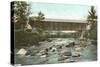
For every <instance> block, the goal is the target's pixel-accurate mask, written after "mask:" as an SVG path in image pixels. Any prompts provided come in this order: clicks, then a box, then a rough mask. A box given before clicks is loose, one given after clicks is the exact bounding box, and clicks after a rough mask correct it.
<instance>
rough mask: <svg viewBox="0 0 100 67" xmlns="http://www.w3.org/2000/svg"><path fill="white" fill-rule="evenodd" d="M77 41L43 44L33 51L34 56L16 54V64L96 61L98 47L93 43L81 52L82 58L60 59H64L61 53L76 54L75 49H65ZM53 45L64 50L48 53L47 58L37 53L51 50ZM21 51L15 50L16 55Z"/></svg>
mask: <svg viewBox="0 0 100 67" xmlns="http://www.w3.org/2000/svg"><path fill="white" fill-rule="evenodd" d="M72 41H74V42H75V41H76V40H75V39H73V38H66V39H55V40H53V41H52V42H47V41H45V42H42V43H41V45H40V46H38V47H37V48H35V49H33V55H24V56H21V55H17V54H15V63H16V64H21V65H31V64H54V63H67V62H79V61H80V62H81V61H95V60H97V47H96V45H93V44H91V42H87V43H86V44H87V46H86V47H84V48H83V49H82V50H80V53H81V56H79V57H78V56H76V57H73V56H72V55H71V56H69V57H68V58H66V59H60V58H62V57H60V56H59V53H60V52H61V51H65V52H71V53H72V52H75V51H74V48H71V47H65V45H67V44H68V43H70V42H72ZM52 45H62V48H59V49H57V50H56V51H55V52H52V51H50V50H49V51H48V56H47V57H40V56H39V55H37V53H38V52H39V51H40V49H43V48H49V47H50V46H52ZM28 49H31V48H28ZM18 50H19V49H15V53H17V52H18Z"/></svg>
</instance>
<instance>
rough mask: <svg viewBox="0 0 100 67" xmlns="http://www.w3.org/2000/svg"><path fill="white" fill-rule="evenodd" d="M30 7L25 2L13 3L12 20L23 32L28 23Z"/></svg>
mask: <svg viewBox="0 0 100 67" xmlns="http://www.w3.org/2000/svg"><path fill="white" fill-rule="evenodd" d="M30 13H31V12H30V6H29V4H28V3H27V2H25V1H14V18H15V19H16V20H17V22H18V23H20V25H21V26H22V28H23V30H24V27H25V24H26V23H27V21H28V17H29V14H30Z"/></svg>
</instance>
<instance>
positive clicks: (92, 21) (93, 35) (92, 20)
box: [85, 6, 97, 40]
mask: <svg viewBox="0 0 100 67" xmlns="http://www.w3.org/2000/svg"><path fill="white" fill-rule="evenodd" d="M88 13H89V15H88V16H87V21H88V24H89V25H91V29H90V30H89V31H88V32H87V33H86V35H85V36H86V37H87V38H90V39H94V40H97V13H96V10H95V8H94V6H91V9H90V11H88Z"/></svg>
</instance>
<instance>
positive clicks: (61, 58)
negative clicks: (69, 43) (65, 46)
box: [58, 56, 70, 61]
mask: <svg viewBox="0 0 100 67" xmlns="http://www.w3.org/2000/svg"><path fill="white" fill-rule="evenodd" d="M68 58H70V57H69V56H62V57H60V58H58V61H62V60H66V59H68Z"/></svg>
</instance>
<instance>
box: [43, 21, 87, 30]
mask: <svg viewBox="0 0 100 67" xmlns="http://www.w3.org/2000/svg"><path fill="white" fill-rule="evenodd" d="M43 25H44V28H45V30H57V31H60V30H84V29H85V28H86V23H81V22H80V23H75V22H44V24H43Z"/></svg>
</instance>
